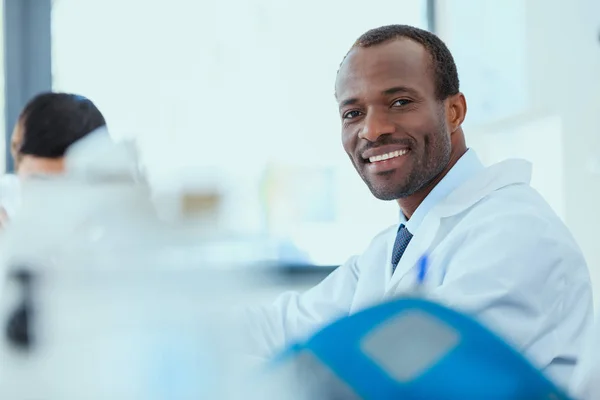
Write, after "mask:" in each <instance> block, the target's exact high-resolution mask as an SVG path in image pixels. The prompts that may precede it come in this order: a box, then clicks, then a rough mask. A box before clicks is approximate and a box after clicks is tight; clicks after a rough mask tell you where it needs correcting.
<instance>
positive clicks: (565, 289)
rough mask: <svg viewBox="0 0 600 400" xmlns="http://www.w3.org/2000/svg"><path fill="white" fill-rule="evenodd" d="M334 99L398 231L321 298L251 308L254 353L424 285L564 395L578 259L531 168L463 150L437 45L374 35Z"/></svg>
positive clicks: (578, 328)
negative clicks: (424, 265)
mask: <svg viewBox="0 0 600 400" xmlns="http://www.w3.org/2000/svg"><path fill="white" fill-rule="evenodd" d="M335 89H336V98H337V101H338V104H339V114H340V118H341V123H342V142H343V146H344V149H345V151H346V152H347V153H348V156H349V157H350V160H351V161H352V164H353V165H354V167H355V168H356V170H357V171H358V173H359V174H360V176H361V177H362V179H363V180H364V181H365V183H366V184H367V186H368V188H369V189H370V190H371V192H372V193H373V195H374V196H375V197H377V198H379V199H381V200H395V201H397V203H398V205H399V206H400V213H399V216H400V221H399V222H395V221H391V222H395V223H394V225H393V226H392V227H390V228H389V229H387V230H385V231H383V232H382V233H380V234H379V235H378V236H376V237H375V238H374V239H373V241H372V242H371V244H370V245H369V247H368V248H367V249H366V251H365V252H364V253H363V254H362V255H359V256H355V257H352V258H350V259H349V260H348V261H347V262H346V263H345V264H344V265H342V266H340V267H339V268H338V269H336V270H335V271H334V272H333V273H332V274H331V275H330V276H329V277H327V278H326V279H325V280H324V281H323V282H321V283H320V284H319V285H317V286H316V287H314V288H312V289H310V290H308V291H307V292H305V293H301V294H300V293H286V294H283V295H282V296H280V297H279V298H278V299H277V300H276V301H275V303H274V304H271V305H269V306H267V307H264V308H260V309H258V310H254V312H252V313H251V317H252V318H251V319H250V322H251V324H252V325H253V328H254V329H252V334H253V339H254V340H255V343H254V345H256V348H255V349H254V350H255V354H257V355H261V356H264V357H269V356H270V355H272V354H273V352H274V351H277V350H278V349H281V348H282V347H283V346H285V345H286V344H289V343H290V342H293V341H295V340H301V339H302V338H305V337H306V336H307V335H310V334H312V333H313V332H315V331H316V330H318V329H319V328H320V327H322V326H324V325H326V324H328V323H329V322H331V321H332V320H334V319H336V318H339V317H342V316H346V315H349V314H351V313H354V312H356V311H358V310H361V309H364V308H365V307H369V306H371V305H373V304H376V303H378V302H381V301H385V300H386V299H390V298H393V297H396V296H401V295H402V294H403V293H406V292H408V291H410V290H411V289H412V288H414V286H415V285H417V284H420V285H422V289H423V290H424V293H425V295H426V296H427V297H429V298H431V299H433V300H435V301H439V302H441V303H443V304H445V305H448V306H450V307H453V308H456V309H458V310H460V311H463V312H465V313H468V314H470V315H472V316H474V317H475V318H477V319H478V320H479V321H481V322H482V323H483V324H485V325H486V326H488V327H489V328H490V329H492V330H493V331H495V332H497V333H498V334H500V335H501V336H502V337H504V338H505V339H506V340H507V341H508V342H509V343H511V344H512V345H513V346H514V347H515V348H516V349H518V350H519V351H521V352H523V353H524V354H525V355H526V356H527V357H528V358H529V359H530V360H531V361H532V362H533V363H534V364H535V365H537V366H538V367H539V368H541V369H542V370H543V371H545V372H546V373H547V374H549V375H550V376H551V377H553V378H554V379H555V380H556V381H557V382H558V383H559V384H562V385H566V384H567V383H568V381H569V379H570V376H571V374H572V371H573V368H574V366H575V364H576V363H577V360H578V357H579V351H580V350H579V347H580V345H581V340H582V338H583V336H584V335H585V334H586V333H587V331H588V330H589V328H590V324H591V321H592V296H591V287H590V280H589V276H588V271H587V267H586V264H585V260H584V258H583V256H582V254H581V252H580V250H579V248H578V246H577V245H576V243H575V242H574V240H573V238H572V237H571V235H570V233H569V232H568V230H567V228H566V227H565V226H564V225H563V223H562V222H561V221H560V219H559V218H558V217H557V216H556V214H555V213H554V212H553V211H552V209H551V208H550V207H549V206H548V204H547V203H546V202H545V201H544V200H543V198H542V197H541V196H540V195H539V194H538V193H537V192H536V191H535V190H534V189H533V188H531V186H530V185H529V182H530V178H531V166H530V165H529V163H527V162H525V161H522V160H509V161H505V162H502V163H500V164H496V165H493V166H491V167H484V166H483V165H482V164H481V162H480V161H479V159H478V158H477V155H476V154H475V152H474V151H473V150H472V149H469V148H468V147H467V145H466V143H465V136H464V133H463V130H462V127H461V125H462V123H463V121H464V119H465V116H466V112H467V105H466V100H465V96H464V95H463V94H462V93H461V92H460V91H459V80H458V73H457V70H456V65H455V63H454V60H453V58H452V55H451V54H450V52H449V50H448V48H447V47H446V46H445V44H444V43H443V42H442V41H441V40H440V39H439V38H438V37H436V36H435V35H433V34H431V33H429V32H426V31H423V30H420V29H417V28H414V27H410V26H404V25H393V26H385V27H381V28H378V29H374V30H371V31H369V32H367V33H365V34H364V35H363V36H361V37H360V38H359V39H358V40H357V41H356V43H355V44H354V46H353V47H352V48H351V49H350V51H349V53H348V54H347V56H346V58H345V59H344V61H343V62H342V64H341V66H340V69H339V72H338V76H337V81H336V85H335ZM357 212H368V210H357ZM425 254H426V255H428V259H429V260H430V262H429V268H428V271H427V272H428V273H427V276H426V278H425V280H424V281H423V282H420V281H419V278H418V265H419V260H420V259H421V258H422V256H423V255H425ZM398 340H402V338H398Z"/></svg>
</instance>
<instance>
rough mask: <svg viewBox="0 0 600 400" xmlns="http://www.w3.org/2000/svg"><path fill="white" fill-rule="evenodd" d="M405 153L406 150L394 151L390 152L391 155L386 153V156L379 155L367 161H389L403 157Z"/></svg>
mask: <svg viewBox="0 0 600 400" xmlns="http://www.w3.org/2000/svg"><path fill="white" fill-rule="evenodd" d="M406 153H408V150H396V151H392V152H391V153H386V154H381V155H379V156H373V157H369V161H370V162H377V161H383V160H389V159H390V158H394V157H399V156H403V155H405V154H406Z"/></svg>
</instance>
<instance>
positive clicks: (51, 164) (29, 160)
mask: <svg viewBox="0 0 600 400" xmlns="http://www.w3.org/2000/svg"><path fill="white" fill-rule="evenodd" d="M64 169H65V165H64V159H63V158H44V157H36V156H30V155H24V156H23V157H22V158H21V159H20V160H19V163H18V166H17V174H18V175H19V176H30V175H56V174H61V173H63V172H64Z"/></svg>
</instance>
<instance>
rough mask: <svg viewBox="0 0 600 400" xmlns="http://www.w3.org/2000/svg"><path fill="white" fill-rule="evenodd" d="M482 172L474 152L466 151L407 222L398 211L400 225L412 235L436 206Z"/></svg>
mask: <svg viewBox="0 0 600 400" xmlns="http://www.w3.org/2000/svg"><path fill="white" fill-rule="evenodd" d="M483 170H484V166H483V164H482V163H481V161H479V158H478V157H477V154H476V153H475V151H474V150H472V149H468V150H467V151H466V152H465V154H463V155H462V157H460V158H459V159H458V161H457V162H456V164H454V166H453V167H452V168H451V169H450V171H448V173H447V174H446V176H444V177H443V178H442V179H441V180H440V182H438V184H437V185H436V186H435V187H434V188H433V189H432V190H431V192H430V193H429V194H428V195H427V197H425V199H424V200H423V201H422V202H421V204H419V207H417V209H416V210H415V212H414V213H413V215H412V216H411V217H410V219H409V220H407V219H406V217H405V216H404V214H403V213H402V210H400V223H401V224H404V225H405V226H406V228H407V229H408V231H409V232H410V233H412V234H413V235H414V234H415V233H416V232H417V230H418V229H419V226H420V225H421V223H422V222H423V219H424V218H425V216H426V215H427V214H428V213H429V212H430V211H431V210H432V209H433V208H434V207H435V206H436V205H437V204H439V203H440V202H441V201H443V200H444V198H446V197H448V195H450V194H451V193H452V192H453V191H455V190H456V189H457V188H459V187H460V186H461V185H462V184H464V183H465V182H467V181H468V180H469V179H471V178H473V177H474V176H475V175H477V174H478V173H480V172H481V171H483Z"/></svg>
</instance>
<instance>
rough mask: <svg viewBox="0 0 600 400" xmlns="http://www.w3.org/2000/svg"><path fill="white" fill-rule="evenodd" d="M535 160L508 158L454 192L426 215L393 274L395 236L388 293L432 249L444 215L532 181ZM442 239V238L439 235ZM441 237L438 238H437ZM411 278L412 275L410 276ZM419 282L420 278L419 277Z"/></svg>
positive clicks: (390, 251)
mask: <svg viewBox="0 0 600 400" xmlns="http://www.w3.org/2000/svg"><path fill="white" fill-rule="evenodd" d="M530 180H531V164H530V163H529V162H527V161H525V160H507V161H504V162H501V163H498V164H495V165H493V166H491V167H488V168H486V169H485V170H483V171H482V172H481V173H480V174H478V175H477V176H475V177H474V178H473V179H471V180H469V181H467V182H466V183H465V184H464V185H462V186H461V187H459V188H458V189H456V190H455V191H454V192H452V193H451V194H450V195H449V196H448V197H447V198H446V199H444V200H443V201H442V202H440V203H439V204H438V205H437V206H435V207H434V208H433V209H432V210H431V212H429V214H428V215H427V216H426V217H425V218H424V219H423V222H422V223H421V225H420V226H419V228H418V229H417V231H416V232H411V233H413V238H412V240H411V242H410V244H409V245H408V247H407V248H406V251H405V252H404V254H403V255H402V258H401V259H400V262H399V263H398V266H397V267H396V271H395V272H394V275H393V276H392V275H391V253H392V247H393V245H394V241H393V239H392V240H391V241H390V243H389V245H388V258H387V260H388V265H389V268H388V272H387V274H388V276H389V277H390V279H389V280H388V284H387V286H386V294H393V293H394V292H395V291H396V289H397V287H398V285H399V283H400V281H401V280H402V279H403V278H404V277H405V276H406V275H407V274H408V273H409V272H410V271H411V270H413V269H414V268H415V267H416V265H417V263H418V261H419V260H420V258H421V257H422V256H423V254H425V253H430V252H431V251H432V250H433V249H432V248H431V247H432V244H433V243H434V240H436V235H437V234H438V231H439V228H440V225H441V222H442V220H443V218H446V217H451V216H454V215H457V214H460V213H462V212H464V211H465V210H467V209H468V208H470V207H472V206H473V205H475V204H476V203H477V202H479V201H481V200H482V199H483V198H484V197H486V196H487V195H489V194H490V193H492V192H494V191H496V190H498V189H500V188H502V187H505V186H509V185H514V184H529V182H530ZM438 239H439V238H438ZM436 241H438V240H436ZM407 278H408V277H407ZM415 283H416V281H415Z"/></svg>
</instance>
